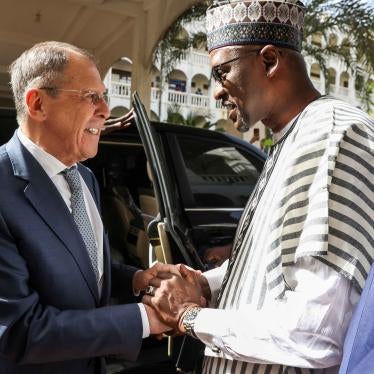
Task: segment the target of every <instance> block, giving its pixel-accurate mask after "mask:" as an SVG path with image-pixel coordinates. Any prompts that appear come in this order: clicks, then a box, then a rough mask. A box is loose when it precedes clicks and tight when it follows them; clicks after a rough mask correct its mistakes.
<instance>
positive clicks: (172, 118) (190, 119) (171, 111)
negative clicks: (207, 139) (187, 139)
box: [166, 104, 224, 132]
mask: <svg viewBox="0 0 374 374" xmlns="http://www.w3.org/2000/svg"><path fill="white" fill-rule="evenodd" d="M180 109H181V108H180V106H179V105H178V104H171V105H169V107H168V116H167V119H166V122H168V123H173V124H175V125H184V126H191V127H199V128H202V129H206V130H215V131H220V132H224V129H223V128H222V127H217V123H212V122H210V121H209V118H208V117H205V116H200V115H197V114H195V113H193V112H189V113H188V115H187V117H186V118H184V117H183V115H182V114H181V113H180Z"/></svg>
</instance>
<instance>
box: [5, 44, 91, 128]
mask: <svg viewBox="0 0 374 374" xmlns="http://www.w3.org/2000/svg"><path fill="white" fill-rule="evenodd" d="M71 53H77V54H79V55H82V56H84V57H86V58H87V59H89V60H90V61H92V63H94V64H95V65H96V60H95V58H94V56H93V55H92V54H91V53H90V52H88V51H86V50H84V49H81V48H78V47H76V46H74V45H71V44H68V43H63V42H56V41H48V42H42V43H38V44H35V45H34V46H33V47H31V48H30V49H28V50H26V51H25V52H23V53H22V54H21V56H19V57H18V58H17V59H16V60H15V61H13V63H12V64H11V65H10V67H9V73H10V79H11V87H12V91H13V96H14V103H15V106H16V111H17V121H18V124H22V123H23V122H24V121H25V120H26V118H27V109H26V103H25V93H26V91H27V90H28V89H29V88H31V87H36V88H38V87H54V86H55V85H56V84H57V82H58V81H59V80H61V79H63V75H62V73H63V71H64V69H65V68H66V67H67V64H68V62H69V58H70V54H71ZM49 94H51V95H53V94H55V93H53V92H49Z"/></svg>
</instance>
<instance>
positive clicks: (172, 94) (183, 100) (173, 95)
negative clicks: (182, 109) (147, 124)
mask: <svg viewBox="0 0 374 374" xmlns="http://www.w3.org/2000/svg"><path fill="white" fill-rule="evenodd" d="M168 102H169V103H175V104H178V105H187V93H186V92H180V91H173V90H168Z"/></svg>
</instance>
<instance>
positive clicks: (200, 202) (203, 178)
mask: <svg viewBox="0 0 374 374" xmlns="http://www.w3.org/2000/svg"><path fill="white" fill-rule="evenodd" d="M178 141H179V145H180V149H181V153H182V157H183V160H184V163H185V168H186V174H187V179H188V181H189V184H190V189H191V192H192V195H193V198H194V202H195V206H196V207H217V208H218V207H227V208H228V207H230V208H232V207H236V208H240V207H243V206H244V205H245V203H246V202H247V200H248V197H249V195H250V194H251V192H252V190H253V188H254V186H255V184H256V181H257V179H258V177H259V169H260V168H261V166H262V163H261V162H259V160H258V159H257V158H256V157H255V156H254V155H252V154H250V153H248V152H246V151H243V150H242V149H239V148H236V147H234V146H232V145H231V144H229V143H225V142H218V141H207V138H204V140H201V141H197V139H196V138H190V137H178Z"/></svg>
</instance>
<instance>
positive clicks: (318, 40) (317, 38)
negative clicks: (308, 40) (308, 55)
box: [312, 31, 323, 47]
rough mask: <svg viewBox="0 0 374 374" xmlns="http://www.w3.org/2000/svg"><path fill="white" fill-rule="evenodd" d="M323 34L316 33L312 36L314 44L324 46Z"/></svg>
mask: <svg viewBox="0 0 374 374" xmlns="http://www.w3.org/2000/svg"><path fill="white" fill-rule="evenodd" d="M322 36H323V35H322V33H321V32H319V31H318V32H316V33H315V34H313V35H312V44H314V45H317V46H319V47H320V46H321V45H322Z"/></svg>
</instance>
